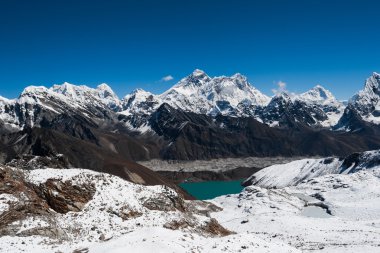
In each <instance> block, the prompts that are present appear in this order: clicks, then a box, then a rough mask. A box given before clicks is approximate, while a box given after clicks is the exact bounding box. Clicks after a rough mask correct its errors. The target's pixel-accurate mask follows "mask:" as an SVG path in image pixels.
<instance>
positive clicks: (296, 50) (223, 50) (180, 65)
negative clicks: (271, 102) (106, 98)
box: [0, 0, 380, 99]
mask: <svg viewBox="0 0 380 253" xmlns="http://www.w3.org/2000/svg"><path fill="white" fill-rule="evenodd" d="M379 10H380V1H371V0H357V1H352V0H345V1H343V0H341V1H338V0H325V1H323V0H319V1H317V0H303V1H297V0H288V1H286V0H262V1H253V0H252V1H249V0H246V1H238V0H233V1H223V0H214V1H212V0H208V1H207V0H202V1H199V0H192V1H190V0H189V1H179V0H177V1H169V0H161V1H158V0H157V1H147V0H129V1H127V0H125V1H121V0H120V1H116V0H107V1H105V0H102V1H100V0H88V1H84V0H75V1H73V0H65V1H63V0H60V1H58V0H49V1H41V0H40V1H39V0H33V1H30V0H25V1H23V0H18V1H13V0H2V1H0V36H1V37H0V95H3V96H6V97H16V96H17V95H18V94H19V93H20V92H21V91H22V90H23V88H24V87H25V86H27V85H30V84H33V85H44V86H49V87H50V86H51V85H53V84H55V83H62V82H64V81H67V82H71V83H75V84H86V85H89V86H92V87H94V86H96V84H98V83H101V82H106V83H108V84H109V85H110V86H111V87H112V88H113V89H114V90H115V91H116V92H117V93H118V95H119V96H124V95H125V94H126V93H128V92H130V91H131V90H133V89H134V88H137V87H141V88H144V89H146V90H149V91H152V92H154V93H159V92H162V91H164V90H165V89H167V88H168V87H170V86H171V85H173V84H174V83H175V82H176V81H178V80H179V79H180V78H182V77H184V76H186V75H188V74H189V73H191V72H192V71H193V69H195V68H200V69H203V70H205V71H206V72H207V73H208V74H209V75H210V76H216V75H231V74H233V73H235V72H240V73H242V74H244V75H246V76H248V78H249V80H250V82H251V83H252V84H253V85H254V86H256V87H257V88H259V89H260V90H262V91H263V92H265V93H267V94H268V95H269V94H271V89H272V88H274V87H275V83H276V82H277V81H280V80H281V81H284V82H286V83H287V88H288V89H289V90H290V91H294V92H300V91H304V90H307V89H308V88H311V87H312V86H314V85H315V84H322V85H323V86H325V87H326V88H328V89H330V90H331V91H332V92H333V93H334V94H335V95H336V96H337V97H338V98H340V99H346V98H348V97H350V96H351V95H352V94H353V93H354V92H356V91H357V90H359V89H361V88H362V86H363V82H364V80H365V78H367V77H368V76H369V75H370V74H371V73H372V72H373V71H379V72H380V32H379V28H380V18H379V16H380V15H379ZM167 75H172V76H173V77H174V79H173V80H171V81H168V82H163V81H160V79H161V78H162V77H164V76H167Z"/></svg>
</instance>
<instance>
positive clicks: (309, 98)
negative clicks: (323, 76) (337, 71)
mask: <svg viewBox="0 0 380 253" xmlns="http://www.w3.org/2000/svg"><path fill="white" fill-rule="evenodd" d="M296 99H299V100H302V101H305V102H309V103H314V104H315V103H320V104H329V103H338V101H337V100H336V98H335V97H334V95H333V94H332V93H331V92H330V91H329V90H327V89H325V88H324V87H323V86H321V85H319V84H318V85H316V86H315V87H314V88H312V89H310V90H308V91H306V92H305V93H302V94H300V95H298V96H296Z"/></svg>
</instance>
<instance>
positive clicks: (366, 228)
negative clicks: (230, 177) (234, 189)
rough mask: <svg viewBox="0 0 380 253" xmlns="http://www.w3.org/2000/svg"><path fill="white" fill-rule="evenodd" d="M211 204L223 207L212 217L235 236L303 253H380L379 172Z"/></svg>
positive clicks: (251, 191)
mask: <svg viewBox="0 0 380 253" xmlns="http://www.w3.org/2000/svg"><path fill="white" fill-rule="evenodd" d="M212 202H213V203H214V204H216V205H218V206H222V207H223V211H221V212H217V213H213V214H212V217H214V218H216V219H218V220H219V222H220V223H221V224H222V225H223V226H224V227H226V228H228V229H230V230H233V231H236V232H237V233H250V234H251V235H252V236H253V235H254V236H258V237H260V238H271V239H272V241H273V242H283V243H286V244H288V245H290V246H293V247H295V248H297V249H299V250H302V252H342V253H343V252H344V253H349V252H352V253H354V252H368V253H369V252H371V253H372V252H380V170H379V169H368V170H361V171H358V172H355V173H351V174H331V175H325V176H320V177H316V178H314V179H311V180H309V181H307V182H304V183H300V184H298V185H297V186H290V187H284V188H281V189H265V188H261V187H258V186H249V187H246V188H245V189H244V190H243V192H242V193H241V194H237V195H229V196H221V197H219V198H216V199H214V200H213V201H212ZM280 252H281V251H280Z"/></svg>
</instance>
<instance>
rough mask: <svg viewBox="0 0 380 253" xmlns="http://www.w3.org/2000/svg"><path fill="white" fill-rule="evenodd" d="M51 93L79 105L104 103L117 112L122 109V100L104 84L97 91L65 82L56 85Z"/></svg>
mask: <svg viewBox="0 0 380 253" xmlns="http://www.w3.org/2000/svg"><path fill="white" fill-rule="evenodd" d="M50 90H51V91H53V92H55V93H59V94H62V95H64V96H65V97H67V98H69V99H70V100H72V101H74V102H77V103H82V104H83V103H93V104H95V103H103V104H104V105H106V106H108V107H109V108H111V109H113V110H115V109H117V108H119V107H120V104H121V102H120V100H119V98H118V97H117V95H116V94H115V92H114V91H113V90H112V89H111V87H109V86H108V85H107V84H105V83H102V84H100V85H99V86H98V87H97V88H96V89H94V88H90V87H88V86H85V85H74V84H70V83H67V82H64V83H63V84H61V85H58V84H55V85H53V87H51V88H50Z"/></svg>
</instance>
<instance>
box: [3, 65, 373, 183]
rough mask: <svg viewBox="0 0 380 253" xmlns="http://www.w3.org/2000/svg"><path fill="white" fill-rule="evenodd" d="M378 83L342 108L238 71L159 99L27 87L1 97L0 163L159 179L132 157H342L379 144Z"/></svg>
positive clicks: (192, 79)
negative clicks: (267, 87) (266, 88)
mask: <svg viewBox="0 0 380 253" xmlns="http://www.w3.org/2000/svg"><path fill="white" fill-rule="evenodd" d="M379 85H380V75H379V74H377V73H373V75H372V76H371V77H369V78H368V79H367V80H366V82H365V86H364V89H363V90H361V91H359V92H358V93H357V94H356V95H354V96H353V97H352V98H351V99H350V100H349V101H348V102H347V103H343V102H341V101H338V100H337V99H336V98H335V97H334V96H333V95H332V94H331V92H329V91H328V90H326V89H325V88H323V87H322V86H320V85H317V86H315V87H314V88H312V89H311V90H309V91H307V92H305V93H302V94H298V95H295V94H287V93H285V92H280V93H278V94H276V95H274V96H272V97H269V96H267V95H265V94H263V93H262V92H260V91H259V90H258V89H256V88H255V87H253V86H252V85H251V84H250V83H249V82H248V80H247V78H246V77H244V76H243V75H241V74H235V75H233V76H231V77H226V76H221V77H209V76H208V75H207V74H206V73H205V72H203V71H201V70H195V71H194V72H193V73H191V74H190V75H189V76H187V77H185V78H183V79H181V80H180V81H179V82H178V83H177V84H176V85H174V86H173V87H172V88H170V89H169V90H167V91H165V92H164V93H162V94H160V95H155V94H152V93H150V92H147V91H144V90H141V89H137V90H135V91H133V92H132V93H131V94H128V95H127V96H125V97H124V98H122V99H120V98H118V96H117V95H116V94H115V92H113V91H112V89H111V88H110V87H109V86H108V85H107V84H100V85H99V86H98V87H97V88H89V87H87V86H83V85H81V86H77V85H73V84H69V83H63V84H61V85H53V86H52V87H51V88H46V87H42V86H41V87H37V86H29V87H26V88H25V89H24V91H23V92H22V93H21V94H20V96H19V97H18V98H17V99H6V98H2V97H1V98H0V125H1V127H0V151H1V152H0V154H1V156H0V162H1V163H5V164H7V163H13V164H22V166H24V167H28V166H29V165H28V164H29V163H30V162H31V160H33V159H34V157H36V156H37V157H45V158H48V160H46V159H45V160H44V161H43V162H44V163H48V164H49V166H50V167H81V168H90V169H93V170H97V171H110V173H113V174H118V175H121V176H122V177H124V178H127V179H129V180H132V181H141V182H145V183H147V182H149V183H158V182H159V181H161V180H162V178H159V179H158V178H156V177H155V175H153V174H152V173H151V172H150V171H149V170H145V172H142V171H144V169H141V167H142V166H140V165H137V164H135V161H141V160H150V159H154V158H158V159H165V160H197V159H212V158H224V157H247V156H294V155H297V156H331V155H338V156H344V155H348V154H350V153H353V152H359V151H366V150H372V149H378V148H380V135H379V133H380V127H379V125H378V124H379V123H380V109H379V108H380V107H379V106H378V103H379V101H380V99H379V98H380V89H379ZM126 168H128V169H126ZM153 178H154V180H153Z"/></svg>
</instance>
